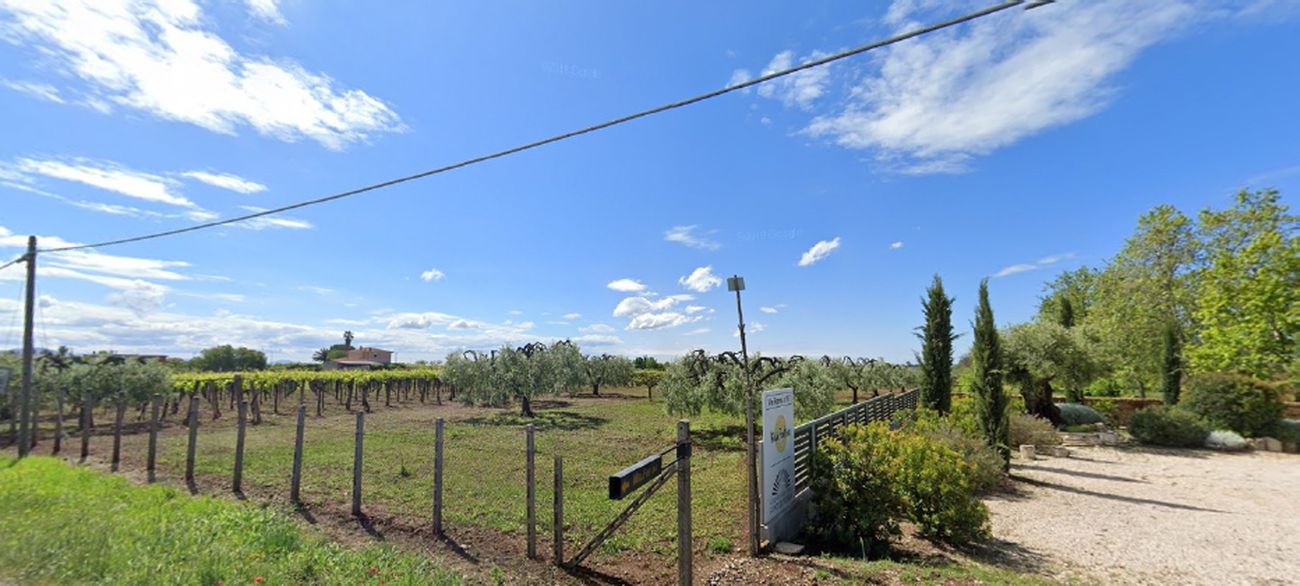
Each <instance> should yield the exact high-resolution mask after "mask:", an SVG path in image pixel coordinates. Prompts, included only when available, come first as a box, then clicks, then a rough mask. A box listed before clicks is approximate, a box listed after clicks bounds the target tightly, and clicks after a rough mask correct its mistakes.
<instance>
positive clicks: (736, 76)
mask: <svg viewBox="0 0 1300 586" xmlns="http://www.w3.org/2000/svg"><path fill="white" fill-rule="evenodd" d="M753 78H754V75H753V74H751V73H750V72H749V70H748V69H737V70H735V71H733V72H731V79H729V80H727V87H731V86H734V85H740V84H742V83H745V82H747V81H749V80H751V79H753ZM741 91H742V92H743V91H748V90H741Z"/></svg>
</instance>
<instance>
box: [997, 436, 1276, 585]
mask: <svg viewBox="0 0 1300 586" xmlns="http://www.w3.org/2000/svg"><path fill="white" fill-rule="evenodd" d="M1071 452H1072V454H1071V457H1069V458H1042V459H1038V460H1035V461H1032V462H1028V461H1023V460H1017V461H1013V463H1012V468H1011V474H1012V481H1011V483H1010V485H1011V489H1010V490H1009V492H1006V493H1004V494H1001V495H998V496H996V497H994V498H991V499H988V500H987V501H986V502H987V503H988V505H989V508H990V510H991V513H992V522H993V534H994V536H995V537H996V538H997V539H998V540H999V541H1005V542H1011V543H1015V544H1018V545H1019V547H1020V548H1022V549H1023V550H1024V552H1025V553H1026V554H1027V555H1025V556H1024V559H1023V561H1022V563H1021V566H1022V567H1021V569H1022V570H1023V571H1027V572H1034V573H1040V574H1046V575H1054V576H1055V577H1058V578H1066V579H1070V578H1073V579H1075V580H1080V581H1084V582H1093V581H1099V582H1102V583H1107V584H1162V585H1163V584H1300V498H1297V497H1300V456H1296V455H1289V454H1278V453H1266V452H1263V453H1257V452H1248V453H1220V452H1211V451H1205V450H1160V449H1150V448H1129V447H1124V448H1104V447H1097V448H1071Z"/></svg>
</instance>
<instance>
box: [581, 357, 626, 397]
mask: <svg viewBox="0 0 1300 586" xmlns="http://www.w3.org/2000/svg"><path fill="white" fill-rule="evenodd" d="M634 370H635V369H634V368H633V367H632V361H631V360H628V359H626V358H624V357H622V356H610V355H609V354H601V355H600V356H595V355H592V356H588V357H587V359H586V371H587V384H589V385H591V394H593V395H600V387H601V386H605V385H610V386H627V385H629V384H632V372H633V371H634Z"/></svg>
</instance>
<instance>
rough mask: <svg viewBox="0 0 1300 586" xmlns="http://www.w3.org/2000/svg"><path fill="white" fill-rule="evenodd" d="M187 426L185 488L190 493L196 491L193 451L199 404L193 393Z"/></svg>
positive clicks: (195, 441) (197, 425) (197, 438)
mask: <svg viewBox="0 0 1300 586" xmlns="http://www.w3.org/2000/svg"><path fill="white" fill-rule="evenodd" d="M189 426H190V441H189V447H188V448H187V450H186V452H185V486H187V487H188V488H189V489H190V491H191V492H196V491H197V489H196V488H195V485H194V450H195V448H197V447H198V441H199V404H198V402H197V401H195V399H194V394H193V393H191V394H190V413H189Z"/></svg>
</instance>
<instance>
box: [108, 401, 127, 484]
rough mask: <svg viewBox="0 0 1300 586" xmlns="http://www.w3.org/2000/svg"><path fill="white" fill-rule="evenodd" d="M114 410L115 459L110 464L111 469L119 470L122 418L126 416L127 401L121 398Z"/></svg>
mask: <svg viewBox="0 0 1300 586" xmlns="http://www.w3.org/2000/svg"><path fill="white" fill-rule="evenodd" d="M115 407H116V409H115V410H114V412H113V460H112V462H111V463H110V464H109V469H110V470H112V471H113V472H117V467H118V464H119V463H121V462H122V418H123V417H124V416H126V401H123V400H121V399H119V400H118V401H117V404H116V405H115Z"/></svg>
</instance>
